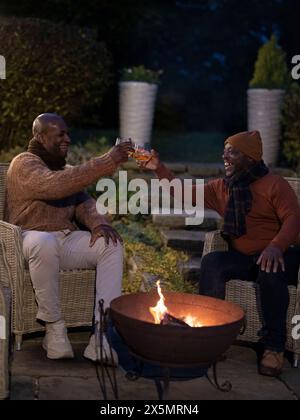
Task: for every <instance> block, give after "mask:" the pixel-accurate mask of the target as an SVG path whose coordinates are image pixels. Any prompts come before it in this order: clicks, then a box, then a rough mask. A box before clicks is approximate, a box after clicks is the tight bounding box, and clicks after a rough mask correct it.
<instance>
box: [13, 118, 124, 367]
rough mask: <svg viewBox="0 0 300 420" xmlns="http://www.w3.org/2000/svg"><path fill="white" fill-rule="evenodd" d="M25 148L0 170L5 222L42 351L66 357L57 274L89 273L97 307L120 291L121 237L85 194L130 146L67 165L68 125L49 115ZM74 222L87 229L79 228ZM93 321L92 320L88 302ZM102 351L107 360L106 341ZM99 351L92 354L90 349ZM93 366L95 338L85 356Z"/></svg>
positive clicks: (111, 360)
mask: <svg viewBox="0 0 300 420" xmlns="http://www.w3.org/2000/svg"><path fill="white" fill-rule="evenodd" d="M32 132H33V138H32V140H31V141H30V143H29V146H28V151H27V152H24V153H21V154H20V155H18V156H16V157H15V158H14V159H13V161H12V162H11V164H10V167H9V169H8V172H7V203H6V204H7V214H6V219H7V220H8V221H9V222H10V223H12V224H14V225H17V226H20V227H21V228H22V235H23V252H24V257H25V260H26V261H27V263H28V266H29V271H30V276H31V279H32V283H33V288H34V291H35V294H36V300H37V303H38V313H37V319H38V320H41V321H44V322H45V324H46V335H45V338H44V341H43V348H44V349H45V350H46V352H47V356H48V358H50V359H60V358H72V357H73V356H74V355H73V350H72V346H71V343H70V341H69V339H68V336H67V330H66V327H65V322H64V319H63V318H62V314H61V304H60V298H59V283H58V282H59V271H60V270H72V269H83V268H85V269H90V268H96V273H97V275H96V302H99V300H100V299H103V300H104V304H105V308H108V307H109V305H110V302H111V300H112V299H114V298H116V297H118V296H119V295H120V294H121V282H122V268H123V250H122V239H121V238H120V236H119V234H118V233H117V232H116V231H115V230H114V229H113V228H112V227H111V226H110V224H109V223H108V221H107V220H106V219H105V218H104V217H103V216H101V215H99V214H98V213H97V210H96V202H95V200H94V199H93V198H91V197H90V196H89V195H88V194H87V193H86V192H85V191H84V188H86V187H87V186H88V185H90V184H93V183H96V182H97V181H98V180H99V178H101V177H103V176H107V175H108V176H110V175H112V174H113V173H114V172H115V171H116V169H117V167H118V165H120V164H121V163H123V162H125V161H127V159H128V153H129V152H130V151H132V146H131V143H130V142H123V143H121V144H119V145H118V146H115V147H113V148H112V149H111V150H110V151H109V152H108V153H106V154H104V155H103V156H100V157H96V158H93V159H91V160H90V161H89V162H87V163H84V164H82V165H78V166H75V167H69V166H67V165H66V157H67V154H68V148H69V145H70V143H71V140H70V137H69V132H68V127H67V125H66V123H65V122H64V120H63V119H62V118H61V117H60V116H58V115H56V114H42V115H39V116H38V117H37V118H36V119H35V121H34V122H33V127H32ZM76 222H77V223H78V224H81V225H84V226H85V227H86V228H87V229H88V231H81V230H78V229H77V227H76ZM95 322H96V324H97V323H98V322H99V311H98V305H95ZM103 347H104V354H105V356H106V360H107V363H108V364H117V354H116V353H115V352H113V355H112V357H111V355H110V351H109V346H108V343H107V340H106V337H103ZM97 351H98V352H99V350H97ZM84 355H85V357H87V358H89V359H91V360H93V361H96V360H97V359H99V354H97V352H96V345H95V336H94V335H92V336H91V339H90V342H89V345H88V346H87V348H86V349H85V352H84Z"/></svg>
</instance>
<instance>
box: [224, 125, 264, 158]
mask: <svg viewBox="0 0 300 420" xmlns="http://www.w3.org/2000/svg"><path fill="white" fill-rule="evenodd" d="M226 144H230V145H231V146H233V147H236V148H237V149H238V150H239V151H240V152H242V153H244V154H245V155H247V156H249V157H251V158H252V159H254V160H256V161H260V160H262V156H263V147H262V141H261V137H260V133H259V131H245V132H243V133H238V134H235V135H234V136H231V137H229V138H228V139H227V140H226V141H225V145H226Z"/></svg>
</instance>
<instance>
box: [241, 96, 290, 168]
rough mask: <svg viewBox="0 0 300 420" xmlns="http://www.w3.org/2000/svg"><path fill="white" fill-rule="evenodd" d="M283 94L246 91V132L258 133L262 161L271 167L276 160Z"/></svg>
mask: <svg viewBox="0 0 300 420" xmlns="http://www.w3.org/2000/svg"><path fill="white" fill-rule="evenodd" d="M284 92H285V91H284V90H281V89H271V90H270V89H249V90H248V130H249V131H254V130H258V131H260V134H261V137H262V141H263V158H264V161H265V162H266V163H267V164H268V165H272V166H274V165H276V163H277V159H278V152H279V142H280V131H281V130H280V118H281V106H282V101H283V97H284Z"/></svg>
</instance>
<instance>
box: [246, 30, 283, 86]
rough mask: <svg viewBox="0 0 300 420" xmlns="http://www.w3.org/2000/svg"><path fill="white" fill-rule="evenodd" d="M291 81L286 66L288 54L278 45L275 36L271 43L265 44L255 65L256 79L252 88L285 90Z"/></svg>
mask: <svg viewBox="0 0 300 420" xmlns="http://www.w3.org/2000/svg"><path fill="white" fill-rule="evenodd" d="M288 80H289V71H288V67H287V64H286V54H285V52H284V51H283V50H282V48H281V47H280V46H279V45H278V44H277V38H276V36H275V35H273V36H272V37H271V39H270V41H269V42H267V43H266V44H264V45H263V46H262V47H261V48H260V50H259V52H258V57H257V61H256V63H255V71H254V77H253V79H252V80H251V82H250V88H258V89H260V88H263V89H284V88H285V87H286V85H287V83H288Z"/></svg>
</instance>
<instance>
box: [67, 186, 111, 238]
mask: <svg viewBox="0 0 300 420" xmlns="http://www.w3.org/2000/svg"><path fill="white" fill-rule="evenodd" d="M75 218H76V220H77V221H78V222H80V223H81V224H83V225H84V226H86V227H87V228H88V229H89V230H90V231H93V229H95V228H96V227H97V226H100V225H109V222H108V220H107V219H106V218H105V216H102V215H101V214H99V213H98V212H97V208H96V200H94V199H93V198H92V197H90V196H89V195H88V194H87V193H86V192H85V191H82V192H81V193H80V194H78V204H77V206H76V209H75Z"/></svg>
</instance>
